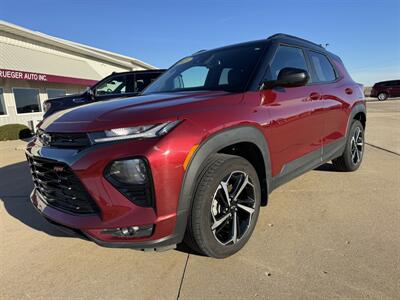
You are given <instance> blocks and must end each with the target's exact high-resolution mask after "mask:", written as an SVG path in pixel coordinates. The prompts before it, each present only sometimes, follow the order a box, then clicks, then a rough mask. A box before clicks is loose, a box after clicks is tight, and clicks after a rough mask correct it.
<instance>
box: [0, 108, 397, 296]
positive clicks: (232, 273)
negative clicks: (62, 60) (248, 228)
mask: <svg viewBox="0 0 400 300" xmlns="http://www.w3.org/2000/svg"><path fill="white" fill-rule="evenodd" d="M399 128H400V102H394V101H387V102H382V103H381V102H373V103H368V117H367V142H368V143H369V144H370V145H373V146H369V145H367V146H366V152H365V157H364V162H363V165H362V166H361V168H360V169H359V171H357V172H354V173H340V172H335V171H334V170H333V169H332V168H331V165H329V164H326V165H324V166H322V167H320V168H318V169H317V170H314V171H311V172H309V173H307V174H305V175H303V176H301V177H299V178H297V179H295V180H294V181H292V182H290V183H288V184H286V185H284V186H282V187H280V188H279V189H277V190H276V191H274V192H273V193H272V194H271V196H270V201H269V205H268V207H265V208H262V210H261V213H260V217H259V221H258V224H257V226H256V229H255V231H254V234H253V237H252V238H251V239H250V241H249V243H248V245H247V246H246V247H245V248H244V249H243V250H242V251H240V252H239V253H238V254H236V255H234V256H233V257H230V258H228V259H224V260H216V259H211V258H207V257H201V256H196V255H193V254H188V253H187V252H186V251H185V249H182V248H180V249H179V250H173V251H168V252H162V253H153V252H150V253H147V252H146V253H144V252H138V251H134V250H129V249H108V248H101V247H99V246H97V245H95V244H93V243H90V242H87V241H84V240H80V239H77V238H71V237H68V236H65V235H64V234H63V233H60V232H58V231H57V230H55V229H53V228H52V227H51V226H50V225H49V224H47V223H46V222H45V221H44V220H43V219H42V218H41V217H40V216H39V215H38V214H37V213H36V212H35V210H34V209H33V208H32V206H31V204H30V203H29V200H28V195H29V193H30V190H31V188H32V183H31V179H30V175H29V171H28V168H27V165H26V163H25V162H24V154H23V151H22V150H16V149H20V148H21V146H22V147H23V145H24V143H23V142H16V143H15V142H3V143H0V167H1V169H0V199H1V201H0V241H1V248H0V280H1V285H0V298H1V299H25V298H27V299H30V298H32V299H42V298H46V299H48V298H49V299H58V298H63V299H64V298H68V299H88V298H98V299H110V298H112V299H176V298H177V297H178V295H179V296H180V298H182V299H206V298H220V299H230V298H241V299H243V298H260V299H265V298H271V299H293V298H294V299H310V298H313V299H326V298H371V299H396V298H398V295H400V286H399V282H400V275H399V274H400V266H399V265H400V255H399V252H398V249H399V248H400V201H399V200H400V197H399V195H400V157H399V155H398V154H396V153H400V151H399V147H400V145H399V144H400V143H399V140H398V139H397V140H396V138H395V137H398V136H399V133H400V132H399ZM378 147H379V148H382V149H383V150H382V149H379V148H378ZM385 149H386V150H385ZM387 150H388V151H387Z"/></svg>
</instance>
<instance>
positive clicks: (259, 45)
mask: <svg viewBox="0 0 400 300" xmlns="http://www.w3.org/2000/svg"><path fill="white" fill-rule="evenodd" d="M264 47H265V43H264V42H254V43H250V44H247V45H242V46H233V47H226V48H222V49H217V50H211V51H205V52H201V53H198V54H196V55H194V56H189V57H186V58H184V59H182V60H180V61H179V62H177V63H176V64H175V65H174V66H172V67H171V68H170V69H169V70H168V71H166V72H165V73H164V74H163V75H161V76H160V77H159V78H158V79H157V80H156V81H155V82H154V83H153V84H152V85H151V86H149V87H148V88H147V89H146V90H145V91H144V94H149V93H161V92H175V91H185V90H193V91H195V90H196V91H197V90H224V91H230V92H242V91H244V90H245V88H246V87H247V84H248V83H249V80H250V78H251V75H252V74H253V71H254V69H255V68H256V65H257V63H258V61H259V59H260V58H261V55H262V53H263V49H264ZM224 70H225V71H224ZM223 72H224V74H222V73H223ZM221 76H223V78H224V79H221V80H220V78H221Z"/></svg>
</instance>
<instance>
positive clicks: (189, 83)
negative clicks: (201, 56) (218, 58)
mask: <svg viewBox="0 0 400 300" xmlns="http://www.w3.org/2000/svg"><path fill="white" fill-rule="evenodd" d="M207 75H208V68H207V67H203V66H196V67H192V68H189V69H187V70H185V71H183V72H182V73H181V74H180V80H178V82H179V83H180V84H183V86H182V87H181V86H177V87H176V88H194V87H202V86H204V85H205V83H206V79H207Z"/></svg>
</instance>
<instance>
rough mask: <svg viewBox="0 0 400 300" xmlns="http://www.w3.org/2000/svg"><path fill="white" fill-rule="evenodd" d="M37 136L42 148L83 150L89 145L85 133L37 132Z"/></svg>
mask: <svg viewBox="0 0 400 300" xmlns="http://www.w3.org/2000/svg"><path fill="white" fill-rule="evenodd" d="M37 136H38V138H39V141H40V142H41V143H42V144H43V145H44V146H51V147H56V148H73V149H83V148H86V147H89V146H90V145H91V143H90V139H89V137H88V136H87V134H86V133H49V132H44V131H42V130H38V132H37Z"/></svg>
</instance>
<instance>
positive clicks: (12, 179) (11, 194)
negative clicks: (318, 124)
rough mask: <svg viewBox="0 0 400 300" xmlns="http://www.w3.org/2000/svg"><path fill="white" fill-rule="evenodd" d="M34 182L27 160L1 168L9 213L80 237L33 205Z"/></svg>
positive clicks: (51, 231) (182, 248) (0, 195)
mask: <svg viewBox="0 0 400 300" xmlns="http://www.w3.org/2000/svg"><path fill="white" fill-rule="evenodd" d="M315 170H316V171H327V172H338V171H337V170H336V169H335V168H334V167H333V165H332V164H330V163H326V164H323V165H321V166H319V167H318V168H316V169H315ZM32 189H33V183H32V178H31V174H30V171H29V166H28V163H27V162H19V163H16V164H12V165H9V166H5V167H2V168H1V169H0V201H3V204H4V208H5V210H6V211H7V212H8V214H9V215H10V216H12V217H14V218H15V219H17V220H19V221H21V222H22V223H23V224H25V225H27V226H29V227H31V228H33V229H35V230H38V231H42V232H44V233H46V234H48V235H51V236H56V237H72V238H80V237H77V236H72V235H70V234H67V233H65V232H63V231H61V230H59V229H58V228H56V227H55V226H53V225H51V224H50V223H49V222H47V221H46V220H45V219H44V218H43V217H42V216H41V215H40V214H39V213H38V212H37V211H36V209H35V208H34V207H33V205H32V203H31V202H30V199H29V195H30V193H31V191H32ZM176 251H179V252H184V253H188V254H194V255H200V256H201V254H199V253H197V252H195V251H193V250H192V249H191V248H189V247H188V246H186V245H185V244H184V243H181V244H179V245H177V248H176Z"/></svg>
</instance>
